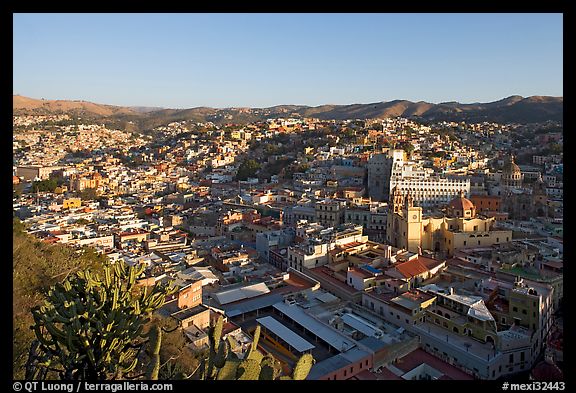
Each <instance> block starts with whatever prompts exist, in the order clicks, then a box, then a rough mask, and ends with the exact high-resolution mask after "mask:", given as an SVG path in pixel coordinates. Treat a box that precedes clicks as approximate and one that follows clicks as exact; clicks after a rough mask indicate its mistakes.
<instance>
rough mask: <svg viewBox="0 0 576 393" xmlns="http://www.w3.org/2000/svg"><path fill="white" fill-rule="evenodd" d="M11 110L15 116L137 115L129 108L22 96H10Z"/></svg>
mask: <svg viewBox="0 0 576 393" xmlns="http://www.w3.org/2000/svg"><path fill="white" fill-rule="evenodd" d="M12 109H13V111H14V114H15V115H47V114H59V113H69V114H77V115H82V114H84V115H96V116H113V115H137V114H138V112H137V111H135V110H132V109H130V108H125V107H121V106H113V105H103V104H95V103H93V102H87V101H66V100H37V99H34V98H28V97H24V96H18V95H16V96H12Z"/></svg>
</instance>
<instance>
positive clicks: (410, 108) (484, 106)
mask: <svg viewBox="0 0 576 393" xmlns="http://www.w3.org/2000/svg"><path fill="white" fill-rule="evenodd" d="M563 102H564V100H563V97H547V96H532V97H527V98H524V97H521V96H510V97H507V98H504V99H501V100H498V101H494V102H488V103H472V104H461V103H458V102H443V103H440V104H432V103H428V102H424V101H419V102H412V101H407V100H394V101H388V102H375V103H370V104H351V105H321V106H316V107H310V106H304V105H278V106H273V107H270V108H222V109H217V108H208V107H197V108H190V109H161V108H143V107H131V108H128V107H119V106H112V105H102V104H94V103H91V102H86V101H64V100H55V101H53V100H37V99H33V98H27V97H23V96H13V109H14V114H16V115H18V114H50V113H54V114H56V113H69V114H72V115H80V116H85V117H98V118H103V119H105V120H106V121H108V122H116V123H117V124H128V122H133V123H135V124H137V125H138V128H140V129H142V130H150V129H152V128H154V127H156V126H159V125H163V124H167V123H170V122H174V121H182V120H191V121H195V122H213V123H216V124H224V123H247V122H254V121H262V120H266V119H268V118H278V117H314V118H319V119H321V120H343V119H377V118H378V119H384V118H388V117H396V116H402V117H408V118H415V119H421V120H426V121H469V122H483V121H488V122H500V123H505V122H514V123H534V122H543V121H547V120H552V121H562V119H563Z"/></svg>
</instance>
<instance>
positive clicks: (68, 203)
mask: <svg viewBox="0 0 576 393" xmlns="http://www.w3.org/2000/svg"><path fill="white" fill-rule="evenodd" d="M80 206H82V201H81V200H80V198H68V199H64V200H63V201H62V209H76V208H79V207H80Z"/></svg>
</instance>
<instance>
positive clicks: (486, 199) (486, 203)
mask: <svg viewBox="0 0 576 393" xmlns="http://www.w3.org/2000/svg"><path fill="white" fill-rule="evenodd" d="M470 201H471V202H472V203H473V204H474V206H475V207H476V210H477V211H478V212H485V211H500V205H501V202H502V199H501V198H500V197H499V196H496V195H472V196H470Z"/></svg>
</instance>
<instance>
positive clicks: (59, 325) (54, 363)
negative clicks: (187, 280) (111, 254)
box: [31, 263, 175, 379]
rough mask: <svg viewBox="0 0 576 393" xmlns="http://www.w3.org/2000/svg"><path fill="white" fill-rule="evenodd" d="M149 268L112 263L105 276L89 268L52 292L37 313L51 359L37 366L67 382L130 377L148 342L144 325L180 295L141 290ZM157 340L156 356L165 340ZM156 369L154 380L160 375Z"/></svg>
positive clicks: (39, 334)
mask: <svg viewBox="0 0 576 393" xmlns="http://www.w3.org/2000/svg"><path fill="white" fill-rule="evenodd" d="M144 268H145V267H144V266H143V265H141V266H129V267H127V266H126V265H125V264H124V263H116V264H114V265H111V264H110V263H107V264H106V265H105V266H104V274H103V277H100V276H99V275H97V274H94V275H93V274H92V272H91V271H90V270H89V269H87V270H83V271H79V272H78V273H76V274H75V275H73V276H71V277H69V278H68V279H67V280H65V281H64V282H63V283H59V284H56V285H55V286H53V287H51V288H50V290H49V291H48V294H47V299H46V300H45V302H44V304H43V305H42V306H39V307H35V308H34V309H32V315H33V317H34V325H33V326H31V329H32V330H33V331H34V333H35V335H36V339H37V340H38V343H39V348H38V351H40V352H42V353H43V354H45V355H46V358H47V359H48V360H47V361H44V362H42V363H39V364H38V365H37V366H38V367H48V366H49V367H51V369H57V370H59V371H60V375H61V377H62V378H66V379H70V378H74V379H116V378H123V377H125V376H127V375H130V373H132V372H133V371H134V370H135V368H136V365H137V363H138V357H137V354H138V350H139V348H140V347H141V346H142V345H144V344H145V342H146V341H145V340H143V335H142V330H143V327H144V324H145V323H147V322H148V321H149V319H150V316H151V314H152V312H153V311H154V310H156V309H158V308H159V307H161V306H162V304H163V303H164V299H165V298H166V296H167V295H168V294H171V293H173V292H174V290H175V289H174V288H172V287H169V286H166V285H155V286H154V287H153V288H152V289H151V290H148V289H146V288H144V289H143V290H140V289H138V288H137V287H136V279H137V277H138V276H140V275H141V274H142V273H143V271H144ZM154 340H157V341H155V342H153V343H151V345H152V346H153V347H154V349H153V350H152V351H151V353H154V352H155V350H156V348H155V347H156V346H159V345H160V336H159V335H158V336H157V339H156V338H155V339H154ZM154 340H153V341H154ZM154 369H155V367H151V370H150V372H151V374H150V375H152V376H154V375H157V371H154Z"/></svg>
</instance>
